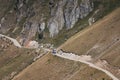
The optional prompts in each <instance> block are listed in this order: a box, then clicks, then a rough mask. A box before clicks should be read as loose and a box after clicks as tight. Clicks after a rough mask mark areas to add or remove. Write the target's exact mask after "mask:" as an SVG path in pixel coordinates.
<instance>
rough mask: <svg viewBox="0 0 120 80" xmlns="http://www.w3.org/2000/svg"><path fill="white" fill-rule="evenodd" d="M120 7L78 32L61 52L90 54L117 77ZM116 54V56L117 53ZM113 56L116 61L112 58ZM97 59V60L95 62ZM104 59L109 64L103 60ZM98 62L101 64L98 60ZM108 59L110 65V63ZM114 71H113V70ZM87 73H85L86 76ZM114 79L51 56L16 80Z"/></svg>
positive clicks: (64, 45) (119, 59)
mask: <svg viewBox="0 0 120 80" xmlns="http://www.w3.org/2000/svg"><path fill="white" fill-rule="evenodd" d="M119 13H120V8H118V9H116V10H115V11H114V12H112V13H111V14H110V15H108V16H106V17H105V18H104V19H102V20H100V21H99V22H97V23H95V24H94V25H93V26H90V27H89V28H87V29H85V30H83V31H82V32H79V33H77V34H76V35H75V36H73V37H72V38H70V39H69V40H68V41H67V42H66V43H65V44H63V45H62V46H61V47H60V49H63V50H64V51H67V52H74V53H76V54H78V55H81V54H89V55H91V56H92V57H93V63H96V64H98V65H99V64H100V63H101V64H104V66H103V68H105V69H107V70H109V71H110V72H112V73H113V74H115V75H116V76H117V77H120V76H119V73H116V72H117V71H115V69H118V67H120V66H119V61H120V58H119V55H120V54H119V52H120V51H119V47H120V46H119V45H118V44H119V38H120V27H119V25H120V14H119ZM113 53H114V54H113ZM110 57H112V60H111V58H110ZM94 59H95V60H96V61H94ZM98 59H104V60H105V61H99V60H98ZM97 60H98V61H97ZM106 60H107V61H108V62H106ZM111 70H112V71H111ZM83 72H84V73H83ZM20 79H22V80H48V79H49V80H75V79H79V80H90V79H92V80H94V79H95V80H96V79H98V80H100V79H107V80H111V79H110V78H108V76H106V75H105V74H104V73H103V72H101V71H98V70H96V69H93V68H90V67H88V66H86V65H83V64H80V63H78V62H73V61H69V60H65V59H61V58H58V57H55V56H52V55H50V54H48V55H46V56H44V57H42V58H41V59H39V60H38V61H36V62H35V63H33V64H32V65H30V66H29V67H27V68H26V69H25V70H23V71H22V72H21V73H20V74H19V75H17V76H16V77H15V78H14V79H13V80H20Z"/></svg>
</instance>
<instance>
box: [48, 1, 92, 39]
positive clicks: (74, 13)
mask: <svg viewBox="0 0 120 80" xmlns="http://www.w3.org/2000/svg"><path fill="white" fill-rule="evenodd" d="M52 4H55V3H54V1H52ZM50 9H51V16H52V18H50V20H49V22H48V28H49V32H50V37H53V36H55V35H57V34H58V33H59V31H60V30H61V29H62V28H63V27H64V26H66V28H67V29H71V28H73V27H74V25H75V23H76V22H77V21H78V20H79V19H83V18H84V17H86V16H87V15H88V14H89V13H90V12H91V11H92V10H93V2H92V1H91V0H82V1H81V2H79V0H61V1H59V2H58V4H56V5H54V6H52V7H51V8H50Z"/></svg>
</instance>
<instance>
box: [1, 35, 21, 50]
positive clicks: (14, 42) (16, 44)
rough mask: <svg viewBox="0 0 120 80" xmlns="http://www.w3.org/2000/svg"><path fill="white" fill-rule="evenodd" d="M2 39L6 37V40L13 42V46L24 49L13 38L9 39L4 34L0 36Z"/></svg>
mask: <svg viewBox="0 0 120 80" xmlns="http://www.w3.org/2000/svg"><path fill="white" fill-rule="evenodd" d="M0 37H5V38H7V39H9V40H11V41H12V42H13V44H14V45H15V46H17V47H19V48H21V47H22V46H21V45H20V44H19V43H18V41H17V40H16V39H13V38H11V37H8V36H5V35H2V34H0Z"/></svg>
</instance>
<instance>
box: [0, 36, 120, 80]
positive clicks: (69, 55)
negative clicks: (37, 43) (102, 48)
mask: <svg viewBox="0 0 120 80" xmlns="http://www.w3.org/2000/svg"><path fill="white" fill-rule="evenodd" d="M0 37H6V38H8V39H9V40H11V41H12V42H13V43H14V45H15V46H17V47H19V48H21V47H22V46H21V45H20V44H19V43H18V41H17V40H16V39H13V38H10V37H8V36H5V35H2V34H0ZM43 49H44V50H45V51H48V52H51V50H50V49H47V48H43ZM53 55H56V56H58V57H61V58H65V59H69V60H73V61H79V62H81V63H84V64H87V65H89V66H90V67H93V68H95V69H98V70H100V71H102V72H105V73H106V74H107V75H108V76H110V77H111V78H112V79H113V80H119V79H118V78H117V77H115V76H114V75H113V74H112V73H110V72H109V71H107V70H105V69H103V68H101V67H100V66H99V65H97V64H93V63H91V62H90V61H92V58H91V56H89V55H81V56H78V55H75V54H73V53H65V52H63V51H59V52H57V53H56V54H53Z"/></svg>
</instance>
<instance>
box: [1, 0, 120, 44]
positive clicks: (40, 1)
mask: <svg viewBox="0 0 120 80" xmlns="http://www.w3.org/2000/svg"><path fill="white" fill-rule="evenodd" d="M109 1H113V0H109ZM113 2H114V3H116V2H119V0H114V1H113ZM0 3H1V5H0V11H1V12H0V19H1V20H0V33H4V34H9V35H10V36H13V37H16V38H18V39H19V41H20V42H21V44H23V45H26V44H27V43H28V41H29V40H31V39H33V38H34V37H35V36H36V33H37V34H38V35H39V38H40V39H41V38H43V37H44V35H45V31H47V33H49V34H48V35H47V37H48V36H49V37H51V38H53V37H54V36H56V35H58V33H61V31H62V29H63V28H64V29H66V31H67V30H69V29H72V28H73V27H74V26H75V24H76V23H77V22H78V21H79V20H82V19H84V18H85V17H86V16H87V15H89V14H90V13H91V12H92V11H93V12H94V10H98V8H99V7H98V5H100V4H103V6H104V3H105V4H106V3H108V1H107V0H106V1H104V0H0ZM96 4H97V5H96ZM100 8H101V7H100ZM102 9H103V8H102ZM99 11H101V12H103V11H102V10H100V9H99V10H98V13H100V12H99ZM96 12H97V11H96ZM98 13H97V14H98ZM97 16H99V15H97ZM94 17H95V16H94V14H93V16H92V17H91V18H90V19H89V24H90V25H91V24H92V23H93V22H94V19H95V18H94ZM45 36H46V35H45Z"/></svg>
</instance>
